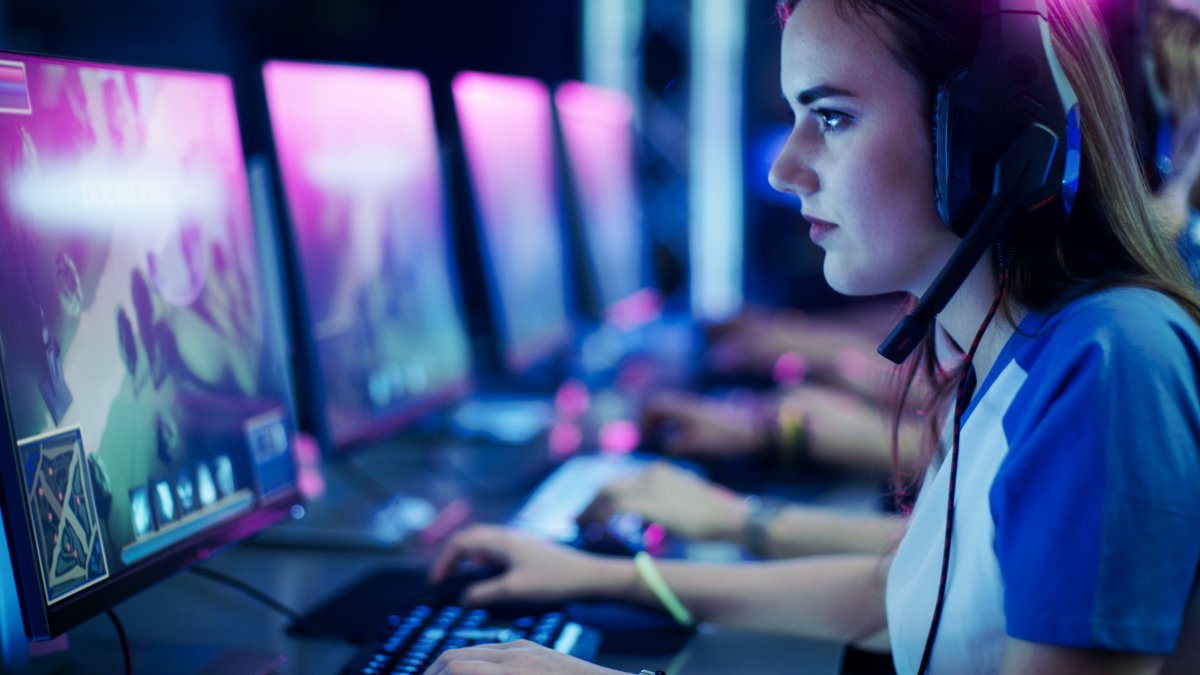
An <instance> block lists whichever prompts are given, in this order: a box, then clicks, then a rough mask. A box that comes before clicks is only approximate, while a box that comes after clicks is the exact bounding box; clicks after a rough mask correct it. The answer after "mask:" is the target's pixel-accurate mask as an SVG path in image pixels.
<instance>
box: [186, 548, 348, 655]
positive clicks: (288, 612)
mask: <svg viewBox="0 0 1200 675" xmlns="http://www.w3.org/2000/svg"><path fill="white" fill-rule="evenodd" d="M190 570H191V571H192V572H193V573H195V574H197V575H199V576H202V577H204V578H205V579H208V580H209V581H215V582H217V583H219V584H222V585H224V586H229V587H230V588H233V589H235V590H238V591H241V592H242V593H245V594H246V595H249V596H250V597H252V598H254V599H255V600H257V601H259V602H260V603H262V604H264V605H266V606H267V607H269V608H271V609H273V610H275V611H276V612H279V613H280V614H282V615H284V616H286V617H287V618H289V619H291V620H292V623H293V624H294V625H295V626H296V627H298V628H300V629H302V630H304V631H305V632H307V633H310V634H312V635H316V636H321V637H331V638H336V639H339V640H344V639H345V638H344V637H342V636H340V635H337V634H334V633H331V632H329V631H327V630H324V629H322V628H320V627H318V626H315V625H313V624H312V623H310V622H309V620H308V619H306V618H305V617H304V615H302V614H300V612H297V611H296V610H294V609H292V608H291V607H288V606H287V605H285V604H283V603H281V602H279V601H278V600H276V599H275V598H272V597H271V596H269V595H267V594H266V593H263V592H262V591H260V590H258V589H257V588H254V587H253V586H251V585H250V584H247V583H246V582H244V581H242V580H241V579H238V578H236V577H232V576H229V575H228V574H225V573H224V572H217V571H216V570H210V569H208V568H205V567H199V566H194V567H191V568H190Z"/></svg>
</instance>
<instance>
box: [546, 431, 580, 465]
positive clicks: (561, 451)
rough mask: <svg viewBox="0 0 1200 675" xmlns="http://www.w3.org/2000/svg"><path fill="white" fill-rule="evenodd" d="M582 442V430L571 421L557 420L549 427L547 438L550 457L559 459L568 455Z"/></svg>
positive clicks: (573, 452)
mask: <svg viewBox="0 0 1200 675" xmlns="http://www.w3.org/2000/svg"><path fill="white" fill-rule="evenodd" d="M582 444H583V431H582V430H580V428H579V425H577V424H575V423H573V422H559V423H557V424H555V425H554V426H552V427H550V437H549V440H548V445H549V452H550V458H551V459H553V460H554V461H560V460H563V459H566V458H567V457H570V456H571V455H573V454H575V453H576V452H577V451H578V450H579V446H580V445H582Z"/></svg>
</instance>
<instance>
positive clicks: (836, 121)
mask: <svg viewBox="0 0 1200 675" xmlns="http://www.w3.org/2000/svg"><path fill="white" fill-rule="evenodd" d="M813 114H814V115H816V117H817V126H818V127H819V128H820V130H821V133H822V134H829V133H834V132H837V131H841V130H842V129H844V128H845V127H846V125H847V124H848V123H849V120H850V117H849V116H848V115H846V114H844V113H840V112H838V111H836V110H828V109H825V108H818V109H816V110H813Z"/></svg>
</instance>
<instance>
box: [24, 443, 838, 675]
mask: <svg viewBox="0 0 1200 675" xmlns="http://www.w3.org/2000/svg"><path fill="white" fill-rule="evenodd" d="M457 451H458V452H461V449H460V450H457ZM372 455H373V456H371V457H361V458H360V457H356V458H355V461H356V462H358V463H361V466H363V467H364V468H367V469H369V470H370V472H371V475H372V476H374V477H375V478H376V479H377V480H379V481H380V482H381V483H384V484H388V485H393V486H395V487H396V488H397V489H412V490H417V488H416V486H418V485H419V486H421V489H422V490H424V491H425V493H424V494H423V496H426V497H428V498H430V499H431V500H433V501H434V502H435V504H437V503H439V502H440V503H445V501H446V500H447V499H448V498H451V497H453V495H454V494H455V493H456V492H457V493H461V492H462V491H463V490H466V489H467V488H465V487H464V486H463V485H461V484H460V485H458V486H457V487H456V486H455V485H454V479H453V478H452V477H451V478H447V472H446V468H445V465H444V462H443V460H444V458H443V459H442V460H439V459H436V458H432V456H431V455H430V454H429V453H427V452H426V453H417V452H414V451H413V450H411V449H407V448H405V449H399V448H397V449H391V450H390V451H389V452H386V453H378V454H376V453H372ZM416 458H420V459H419V460H418V459H416ZM431 471H432V472H435V473H436V474H437V480H431V478H432V476H431V474H430V472H431ZM518 500H519V495H518V496H514V495H512V494H508V495H507V496H505V495H504V494H503V491H499V490H497V491H490V492H488V491H485V493H483V494H481V495H479V498H478V499H476V500H473V501H474V503H475V505H476V510H475V512H474V513H475V516H476V518H477V519H480V520H496V519H499V518H502V517H503V516H504V515H505V514H507V513H508V512H509V511H510V510H511V508H512V507H513V506H514V505H515V503H516V501H518ZM430 555H431V554H430V553H429V552H413V553H407V554H388V553H379V552H364V551H333V550H311V549H308V550H306V549H287V548H277V547H263V546H245V545H244V546H241V547H239V548H237V549H235V550H232V551H229V552H228V553H226V554H224V555H222V556H219V557H217V558H216V559H214V560H212V561H210V562H208V563H206V566H207V567H209V568H210V569H212V570H216V571H219V572H223V573H225V574H228V575H230V576H233V577H235V578H237V579H239V580H241V581H243V582H245V583H247V584H249V585H251V586H253V587H255V588H257V589H259V590H261V591H262V592H263V593H265V594H267V595H268V596H270V597H272V598H274V599H276V600H277V601H279V602H281V603H282V604H284V605H285V606H288V607H290V608H292V609H295V610H297V611H305V610H307V609H309V608H311V607H314V606H316V605H317V604H318V603H319V602H320V601H322V600H323V599H325V598H326V597H328V596H330V595H331V594H332V593H334V592H335V591H336V590H337V589H339V588H340V587H342V586H344V585H346V584H348V583H350V582H351V581H353V580H355V579H356V578H358V577H360V576H362V575H364V574H366V573H368V572H369V571H371V570H374V569H376V568H378V567H381V566H392V567H395V566H414V567H416V566H424V565H426V564H427V563H428V562H429V558H430ZM116 612H117V614H118V616H119V617H120V618H121V621H122V623H123V624H124V626H125V630H126V633H127V634H128V635H129V639H130V642H131V644H132V646H133V659H134V669H135V670H134V672H136V673H158V672H177V673H203V672H214V673H215V672H222V673H224V672H239V671H241V672H246V671H247V669H248V668H250V665H249V664H251V663H254V662H255V658H256V657H257V658H260V661H261V663H262V664H268V665H269V664H271V663H272V661H271V659H272V658H274V657H275V656H276V655H278V656H281V657H283V658H285V659H286V661H284V662H283V663H281V664H279V665H278V667H277V672H280V673H284V674H296V675H307V674H309V673H313V674H316V673H334V672H337V670H338V669H339V668H341V667H342V666H343V665H345V663H346V662H347V661H348V660H349V659H350V658H351V656H353V655H354V654H355V652H356V647H355V646H353V645H349V644H345V643H341V642H337V641H332V640H323V639H312V638H296V637H293V636H290V635H288V634H287V632H286V630H285V629H286V626H287V624H288V620H287V618H285V617H284V616H282V615H281V614H279V613H277V612H275V611H273V610H270V609H268V608H267V607H265V606H263V605H261V604H259V603H258V602H257V601H255V600H253V599H251V598H250V597H248V596H246V595H244V594H242V593H240V592H238V591H236V590H234V589H232V588H228V587H225V586H222V585H219V584H217V583H215V582H213V581H212V580H210V579H207V578H202V577H200V576H198V575H195V574H191V573H186V572H185V573H183V574H180V575H178V576H176V577H174V578H172V579H169V580H167V581H166V582H164V583H161V584H158V585H157V586H155V587H152V588H150V589H148V590H146V591H145V592H143V593H141V594H140V595H138V596H136V597H134V598H131V599H129V600H128V601H126V602H124V603H122V604H121V605H120V606H119V607H117V608H116ZM68 640H69V644H70V649H69V650H68V651H67V652H65V653H60V654H55V655H50V656H43V657H38V658H36V659H34V661H33V672H34V673H74V672H86V673H121V672H123V660H122V655H121V649H120V646H119V642H118V640H117V636H116V632H115V630H114V628H113V626H112V625H111V623H110V621H109V620H108V618H107V617H106V616H103V615H102V616H100V617H97V618H95V619H92V620H91V621H88V622H87V623H85V624H83V625H82V626H80V627H78V628H76V629H75V630H73V631H71V632H70V633H69V637H68ZM840 660H841V648H840V647H838V646H837V645H832V644H828V643H821V642H812V641H804V640H796V639H792V638H782V637H777V636H763V635H754V634H747V633H740V632H730V631H724V630H720V629H716V628H712V627H705V628H704V629H703V630H701V631H699V632H697V633H696V635H695V636H693V637H692V638H691V639H690V641H689V642H688V643H687V644H686V645H685V647H684V649H683V650H682V652H680V653H679V654H677V655H674V656H672V657H670V658H659V659H657V660H656V659H654V658H646V657H641V656H638V657H631V656H621V655H615V654H610V653H606V652H603V651H602V654H601V658H600V659H599V662H600V663H602V664H603V665H607V666H610V667H613V668H618V669H624V670H626V671H633V672H636V671H637V670H638V669H640V668H643V667H650V668H663V669H667V670H668V672H670V673H671V675H706V674H708V673H723V674H724V673H736V672H753V673H771V672H793V671H795V670H796V669H797V668H798V667H801V666H802V665H803V668H802V670H803V672H806V673H808V672H813V673H820V672H826V673H836V672H837V671H838V669H839V667H840Z"/></svg>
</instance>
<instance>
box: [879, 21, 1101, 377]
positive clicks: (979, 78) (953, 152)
mask: <svg viewBox="0 0 1200 675" xmlns="http://www.w3.org/2000/svg"><path fill="white" fill-rule="evenodd" d="M980 17H981V23H980V33H979V47H978V49H977V50H976V52H975V57H974V60H973V61H972V62H971V64H970V65H969V66H968V67H966V68H963V69H960V70H958V71H956V72H954V73H952V74H951V75H950V77H948V78H947V80H946V81H945V82H944V83H943V84H942V86H941V88H940V89H939V90H938V95H937V103H936V105H935V113H934V114H935V119H934V145H935V157H934V167H935V177H934V186H935V190H936V194H935V198H936V200H937V209H938V215H939V216H941V219H942V221H943V222H944V223H945V224H946V226H947V227H949V228H950V229H951V230H952V231H953V232H954V233H955V234H957V235H958V236H960V237H962V242H961V243H960V244H959V245H958V248H957V249H955V251H954V254H953V255H952V256H951V257H950V260H949V261H948V262H947V263H946V265H945V267H943V268H942V270H941V272H939V273H938V276H937V278H936V279H935V280H934V282H933V284H932V285H931V286H930V287H929V289H928V290H926V291H925V294H924V295H923V296H921V298H920V300H918V301H917V304H916V306H915V307H914V308H913V310H912V311H911V312H910V313H909V314H908V315H907V316H905V317H904V318H903V319H902V320H901V321H900V323H899V324H898V325H897V326H896V328H895V329H894V330H892V332H891V334H890V335H889V336H888V337H887V339H886V340H884V342H883V344H881V345H880V346H879V353H880V354H882V355H883V356H885V357H886V358H888V359H889V360H891V361H893V362H895V363H903V362H904V360H905V359H907V358H908V356H909V354H911V353H912V351H913V349H915V348H916V346H917V345H918V344H919V343H920V341H921V339H922V338H923V337H924V336H925V334H926V333H927V332H928V328H929V326H930V324H931V323H932V322H933V320H934V318H935V317H936V316H937V315H938V313H939V312H941V311H942V310H943V309H945V307H946V303H948V302H949V301H950V298H951V297H952V296H953V295H954V293H955V292H956V291H957V290H958V288H959V287H960V286H961V285H962V283H963V281H964V280H966V278H967V275H968V274H970V272H971V270H972V269H974V267H975V265H976V263H978V262H979V260H980V258H982V256H983V255H984V254H985V253H986V252H987V251H988V250H989V249H990V248H992V246H994V245H996V244H1002V245H1005V244H1015V243H1023V242H1025V243H1027V242H1030V241H1039V240H1045V239H1048V238H1050V237H1051V236H1053V234H1054V233H1055V232H1056V231H1058V229H1059V228H1061V227H1062V225H1063V224H1064V223H1065V222H1066V219H1067V217H1068V216H1069V215H1070V211H1071V207H1072V205H1073V204H1074V201H1075V193H1076V190H1077V189H1078V185H1079V147H1080V132H1079V106H1078V102H1077V99H1076V97H1075V91H1074V90H1073V89H1072V88H1071V85H1070V83H1069V82H1068V81H1067V78H1066V76H1065V75H1064V74H1063V72H1062V68H1061V67H1060V66H1059V63H1058V59H1057V58H1056V57H1055V55H1054V50H1053V48H1052V46H1051V40H1050V26H1049V15H1048V11H1047V9H1046V2H1045V0H981V2H980Z"/></svg>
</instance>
